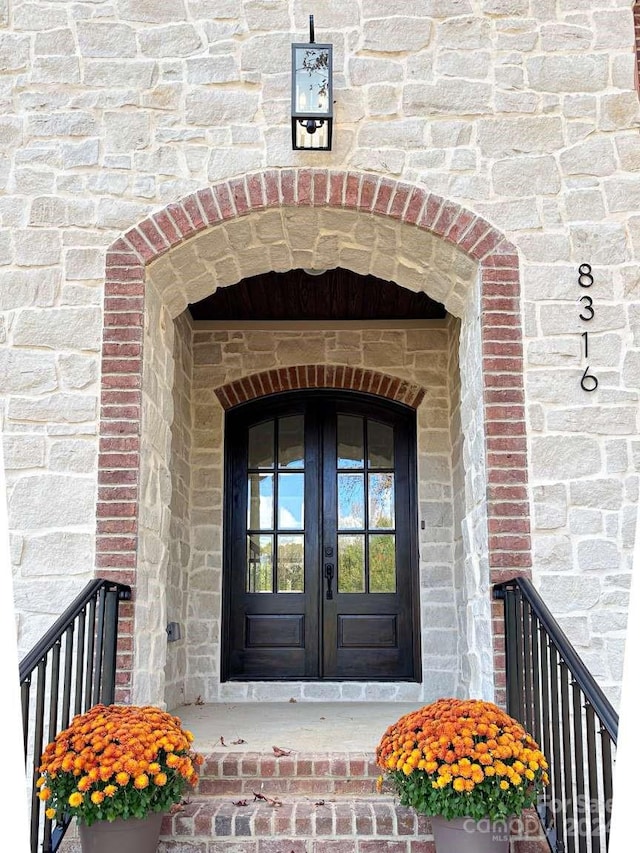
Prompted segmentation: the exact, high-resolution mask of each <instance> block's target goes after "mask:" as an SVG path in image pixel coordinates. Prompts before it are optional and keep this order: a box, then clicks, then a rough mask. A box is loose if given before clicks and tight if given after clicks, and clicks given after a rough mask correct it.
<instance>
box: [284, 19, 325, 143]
mask: <svg viewBox="0 0 640 853" xmlns="http://www.w3.org/2000/svg"><path fill="white" fill-rule="evenodd" d="M332 72H333V45H332V44H316V43H315V34H314V28H313V15H309V42H308V44H292V45H291V144H292V145H293V150H294V151H310V150H312V151H331V132H332V130H333V81H332Z"/></svg>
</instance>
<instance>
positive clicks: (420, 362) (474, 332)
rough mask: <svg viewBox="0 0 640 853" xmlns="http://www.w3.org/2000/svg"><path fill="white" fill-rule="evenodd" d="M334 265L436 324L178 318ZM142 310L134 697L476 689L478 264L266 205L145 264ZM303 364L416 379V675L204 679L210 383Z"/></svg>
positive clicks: (211, 604)
mask: <svg viewBox="0 0 640 853" xmlns="http://www.w3.org/2000/svg"><path fill="white" fill-rule="evenodd" d="M335 267H343V268H345V269H348V270H352V271H353V272H356V273H360V274H362V275H374V276H376V277H378V278H385V279H387V280H389V281H395V282H396V283H397V284H399V285H400V286H402V287H405V288H408V289H410V290H412V291H416V292H418V291H424V292H426V293H428V295H429V296H430V297H431V298H432V299H434V300H437V301H438V302H441V303H442V304H443V305H444V306H445V308H446V309H447V312H448V317H447V318H446V319H445V320H435V321H425V322H424V323H423V324H422V325H421V326H418V327H415V325H414V324H404V325H403V324H400V325H399V327H397V328H367V327H366V326H365V325H363V326H362V327H360V328H357V327H355V328H354V327H353V326H350V327H349V328H348V329H344V328H343V329H341V328H339V327H337V326H336V327H334V328H327V329H304V330H303V329H300V328H295V327H294V328H284V327H281V328H279V329H269V330H265V329H262V330H260V329H242V328H236V329H233V328H230V327H228V328H225V329H220V328H204V327H201V326H198V325H197V324H194V323H193V322H192V321H191V319H190V315H189V313H188V311H187V310H186V309H187V306H188V305H189V304H190V303H194V302H197V301H199V300H201V299H203V298H204V297H206V296H208V295H209V294H211V293H213V292H214V291H215V290H216V289H217V288H219V287H226V286H229V285H232V284H235V283H236V282H238V281H240V280H241V279H243V278H247V277H250V276H253V275H258V274H261V273H264V272H267V271H269V270H273V271H276V272H284V271H287V270H289V269H296V268H318V269H325V268H335ZM145 305H146V311H145V328H144V371H143V389H142V390H143V415H142V436H141V439H142V441H141V488H140V510H139V513H140V514H139V541H140V549H139V557H138V580H137V583H138V585H139V586H138V588H139V589H140V588H141V587H142V590H143V592H142V594H141V593H139V594H138V597H139V601H140V602H141V603H140V604H139V605H138V611H137V612H136V636H137V638H138V645H137V651H136V665H135V671H136V694H137V695H145V694H146V693H149V694H150V695H154V694H157V693H158V691H163V692H164V697H165V702H166V704H167V706H168V707H176V706H178V705H179V704H181V703H182V702H184V701H194V700H195V699H196V698H197V697H201V699H202V700H203V701H205V702H207V701H217V700H225V701H227V700H228V701H230V700H234V699H254V700H259V699H265V698H268V699H278V698H279V699H289V698H290V697H299V698H303V699H305V698H306V699H323V698H324V699H341V698H346V699H367V698H378V699H406V700H416V701H418V700H429V699H431V698H435V697H437V696H441V695H456V694H461V693H464V692H471V693H473V694H475V695H484V696H487V697H490V696H492V695H493V684H492V679H493V654H492V640H491V614H490V602H489V595H488V589H489V563H488V548H487V526H486V473H485V451H484V423H483V402H482V401H483V384H482V367H481V366H482V357H481V356H482V347H481V329H480V321H479V318H480V286H479V275H478V264H477V262H476V261H475V260H473V259H472V258H470V257H469V256H468V255H466V254H464V253H463V252H462V251H461V250H460V249H458V248H457V247H456V246H455V245H453V244H452V243H450V242H446V241H444V240H442V239H441V238H439V237H437V236H435V235H433V234H431V233H429V232H427V231H424V230H421V229H418V228H416V227H415V226H413V225H410V224H406V223H403V222H401V221H394V220H390V219H388V218H384V217H381V216H376V215H371V214H367V213H361V212H356V211H348V210H339V209H338V210H336V209H329V208H322V207H319V208H299V207H297V208H287V207H283V208H275V209H268V210H264V211H260V212H254V213H251V214H248V215H245V216H243V217H242V218H238V219H232V220H229V221H226V222H224V223H221V224H218V225H214V226H213V227H210V228H209V229H207V230H204V231H202V232H201V233H200V234H198V235H196V236H195V237H192V238H191V239H190V240H188V241H187V242H185V243H183V244H181V245H179V246H177V247H176V248H174V249H172V250H171V251H169V252H167V253H166V254H164V255H162V256H161V257H160V258H159V259H157V260H155V261H153V262H152V263H150V264H149V266H148V267H147V277H146V284H145ZM308 364H328V365H336V366H338V365H359V366H362V367H366V368H370V369H374V370H378V371H381V372H382V373H384V374H389V375H391V376H397V377H399V378H401V379H403V380H405V381H408V382H413V383H416V384H417V385H419V386H421V387H422V388H424V389H425V394H424V399H423V400H422V402H421V403H420V406H419V408H418V410H417V413H418V458H419V472H418V473H419V492H418V499H419V514H420V519H421V530H420V533H419V536H420V589H421V606H420V615H421V620H422V670H423V682H422V683H421V684H413V683H406V684H380V683H378V684H375V683H372V684H362V683H358V684H348V683H346V684H327V683H316V684H314V683H307V684H305V683H300V684H292V683H290V682H288V683H283V684H280V685H278V684H271V685H261V684H247V683H226V684H225V683H221V682H220V670H219V666H220V638H221V624H220V610H221V583H222V510H223V499H224V495H223V447H224V430H223V424H224V410H223V407H222V406H221V404H220V401H219V399H218V397H217V396H216V389H217V388H219V387H220V386H222V385H224V384H225V383H229V382H235V381H237V380H241V379H242V378H243V377H245V376H250V375H252V374H256V373H259V372H260V371H261V370H264V369H265V368H269V367H272V368H281V367H289V366H293V365H308ZM423 525H424V529H422V526H423ZM158 602H160V603H161V607H157V606H152V604H151V603H153V604H154V605H155V604H157V603H158ZM163 619H164V620H166V621H177V622H179V623H181V625H182V626H184V629H185V634H186V636H185V642H184V643H180V644H176V645H175V649H174V647H172V645H169V646H168V648H166V646H165V649H161V648H160V644H159V642H158V641H157V639H156V638H157V636H158V629H159V628H161V627H163V626H162V625H159V624H158V622H159V621H160V622H162V620H163ZM165 654H166V666H165ZM161 695H162V694H161Z"/></svg>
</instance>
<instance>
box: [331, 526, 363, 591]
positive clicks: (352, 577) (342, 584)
mask: <svg viewBox="0 0 640 853" xmlns="http://www.w3.org/2000/svg"><path fill="white" fill-rule="evenodd" d="M364 591H365V586H364V536H338V592H364Z"/></svg>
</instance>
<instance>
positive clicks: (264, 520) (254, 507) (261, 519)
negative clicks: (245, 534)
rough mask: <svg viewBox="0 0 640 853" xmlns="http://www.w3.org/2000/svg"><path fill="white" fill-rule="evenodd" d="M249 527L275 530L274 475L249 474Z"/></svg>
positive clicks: (251, 528) (250, 528)
mask: <svg viewBox="0 0 640 853" xmlns="http://www.w3.org/2000/svg"><path fill="white" fill-rule="evenodd" d="M247 516H248V517H247V527H248V528H249V530H272V529H273V474H249V497H248V513H247Z"/></svg>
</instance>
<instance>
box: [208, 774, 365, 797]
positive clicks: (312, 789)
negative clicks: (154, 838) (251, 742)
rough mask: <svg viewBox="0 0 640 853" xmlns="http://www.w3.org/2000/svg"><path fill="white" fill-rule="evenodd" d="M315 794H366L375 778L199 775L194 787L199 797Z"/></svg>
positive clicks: (362, 795) (346, 795) (363, 795)
mask: <svg viewBox="0 0 640 853" xmlns="http://www.w3.org/2000/svg"><path fill="white" fill-rule="evenodd" d="M254 791H255V792H257V793H260V794H264V795H266V796H274V795H277V794H288V795H299V796H304V795H305V794H306V795H309V796H312V795H315V796H317V797H320V798H322V797H323V796H324V797H329V796H331V797H334V796H338V797H366V796H372V795H374V794H375V793H376V780H375V779H303V778H299V777H298V778H296V779H281V778H275V779H258V778H255V779H201V780H200V781H199V782H198V785H197V787H196V790H195V794H196V795H197V796H199V797H224V796H230V797H235V798H246V797H249V798H253V792H254Z"/></svg>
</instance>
